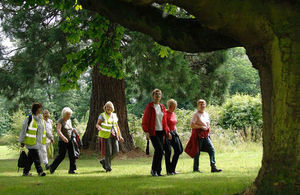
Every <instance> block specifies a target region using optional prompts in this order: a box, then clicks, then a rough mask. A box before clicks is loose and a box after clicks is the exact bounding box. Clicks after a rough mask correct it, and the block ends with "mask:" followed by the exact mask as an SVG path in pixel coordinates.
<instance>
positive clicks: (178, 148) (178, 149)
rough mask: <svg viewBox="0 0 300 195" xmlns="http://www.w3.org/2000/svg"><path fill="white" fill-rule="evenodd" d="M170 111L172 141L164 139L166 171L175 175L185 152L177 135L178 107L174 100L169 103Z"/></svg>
mask: <svg viewBox="0 0 300 195" xmlns="http://www.w3.org/2000/svg"><path fill="white" fill-rule="evenodd" d="M167 106H168V110H167V124H168V127H169V129H170V134H171V136H172V139H171V140H169V139H167V138H165V139H164V150H165V162H166V169H167V174H168V175H175V174H177V173H178V172H176V165H177V162H178V159H179V155H180V154H182V152H183V146H182V143H181V141H180V139H179V136H178V134H177V128H176V124H177V118H176V114H175V112H174V111H175V109H176V107H177V102H176V101H175V100H174V99H170V100H169V101H168V102H167ZM171 147H172V148H173V149H174V155H173V158H172V161H171V160H170V159H171V154H172V149H171Z"/></svg>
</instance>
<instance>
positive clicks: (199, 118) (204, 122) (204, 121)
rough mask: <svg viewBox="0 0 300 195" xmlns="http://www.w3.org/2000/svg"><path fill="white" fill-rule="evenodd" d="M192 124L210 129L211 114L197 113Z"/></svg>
mask: <svg viewBox="0 0 300 195" xmlns="http://www.w3.org/2000/svg"><path fill="white" fill-rule="evenodd" d="M191 123H194V124H197V125H201V126H205V127H206V128H209V125H210V119H209V114H208V113H207V112H205V111H204V112H203V113H200V112H199V111H196V112H195V113H194V115H193V118H192V121H191Z"/></svg>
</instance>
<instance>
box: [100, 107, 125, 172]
mask: <svg viewBox="0 0 300 195" xmlns="http://www.w3.org/2000/svg"><path fill="white" fill-rule="evenodd" d="M103 110H104V112H103V113H101V114H100V115H99V117H98V121H97V124H96V128H97V129H98V131H99V133H98V136H99V143H100V150H101V156H102V159H101V160H100V163H101V164H102V167H103V168H104V169H105V170H106V172H110V171H112V169H111V160H112V159H113V158H114V157H115V155H116V154H117V153H118V152H119V143H118V141H120V142H124V139H123V137H122V135H121V131H120V128H119V126H118V117H117V114H116V113H114V110H115V109H114V105H113V103H112V102H110V101H109V102H107V103H106V104H105V105H104V107H103Z"/></svg>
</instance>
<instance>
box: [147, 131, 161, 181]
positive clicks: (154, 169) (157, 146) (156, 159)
mask: <svg viewBox="0 0 300 195" xmlns="http://www.w3.org/2000/svg"><path fill="white" fill-rule="evenodd" d="M150 140H151V143H152V146H153V148H154V155H153V160H152V167H151V173H154V174H155V173H157V171H158V170H159V168H158V167H159V158H160V156H162V154H163V148H162V146H161V143H160V141H159V137H158V135H156V136H150ZM152 175H153V174H152Z"/></svg>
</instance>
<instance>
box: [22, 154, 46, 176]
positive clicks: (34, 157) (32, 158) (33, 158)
mask: <svg viewBox="0 0 300 195" xmlns="http://www.w3.org/2000/svg"><path fill="white" fill-rule="evenodd" d="M28 150H29V152H28V155H27V157H28V158H27V163H26V167H25V168H24V169H23V173H24V174H27V173H29V171H30V169H31V166H32V163H34V166H35V168H36V171H37V172H38V173H42V172H43V168H42V167H41V162H40V156H39V151H38V150H37V149H28Z"/></svg>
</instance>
